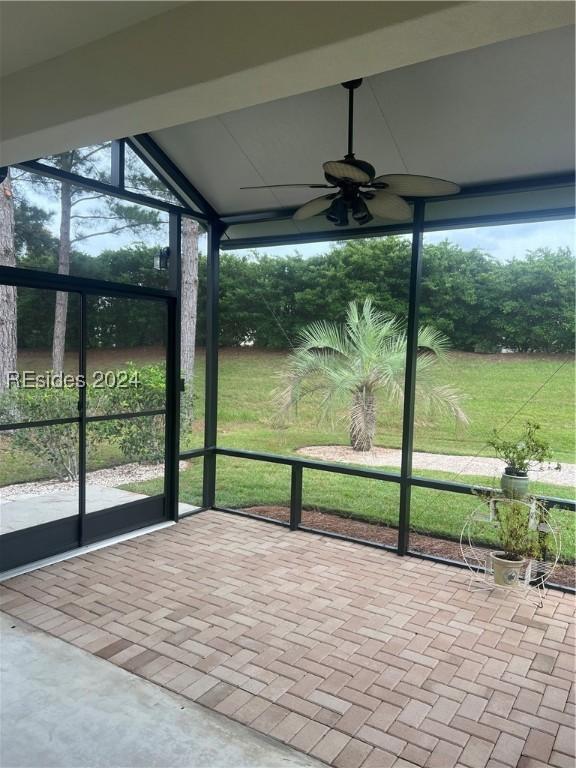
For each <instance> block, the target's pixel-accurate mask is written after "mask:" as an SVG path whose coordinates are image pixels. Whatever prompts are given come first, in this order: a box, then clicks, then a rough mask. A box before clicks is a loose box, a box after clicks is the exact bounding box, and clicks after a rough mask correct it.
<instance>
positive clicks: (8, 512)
mask: <svg viewBox="0 0 576 768" xmlns="http://www.w3.org/2000/svg"><path fill="white" fill-rule="evenodd" d="M71 486H72V487H71V488H68V489H63V490H59V491H57V492H55V493H44V494H40V495H38V496H35V495H29V496H22V497H20V498H17V499H13V500H12V501H2V491H1V489H0V535H1V534H3V533H12V531H20V530H22V529H23V528H32V527H33V526H35V525H41V524H42V523H50V522H52V521H53V520H61V519H62V518H65V517H73V516H74V515H77V514H78V486H77V484H75V483H71ZM146 498H147V496H146V495H145V494H142V493H133V492H132V491H124V490H122V489H121V488H110V487H109V486H105V485H87V486H86V513H87V514H90V513H91V512H99V511H101V510H103V509H109V508H111V507H116V506H120V505H121V504H127V503H129V502H131V501H137V500H138V499H146ZM178 508H179V510H180V514H181V515H184V514H186V512H190V511H192V510H194V509H195V507H193V506H192V505H191V504H184V503H180V504H179V505H178Z"/></svg>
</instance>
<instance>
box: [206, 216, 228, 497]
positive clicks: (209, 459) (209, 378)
mask: <svg viewBox="0 0 576 768" xmlns="http://www.w3.org/2000/svg"><path fill="white" fill-rule="evenodd" d="M223 232H224V227H223V225H222V224H221V223H220V222H219V221H213V222H211V223H210V225H209V226H208V244H207V254H206V257H207V276H206V390H205V406H204V407H205V411H204V449H205V450H206V453H205V455H204V476H203V479H202V480H203V482H202V506H203V507H213V506H214V505H215V504H216V453H215V448H216V441H217V437H218V339H219V335H220V331H219V303H220V302H219V290H220V288H219V277H220V241H221V238H222V233H223Z"/></svg>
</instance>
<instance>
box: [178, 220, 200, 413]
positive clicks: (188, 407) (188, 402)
mask: <svg viewBox="0 0 576 768" xmlns="http://www.w3.org/2000/svg"><path fill="white" fill-rule="evenodd" d="M181 272H182V283H181V307H182V311H181V337H180V338H181V348H180V367H181V372H182V377H183V379H184V382H185V390H184V397H183V398H182V415H183V418H184V419H185V420H186V421H191V420H192V395H193V386H194V362H195V352H196V314H197V308H198V224H197V222H195V221H193V219H188V218H185V217H184V218H183V219H182V261H181Z"/></svg>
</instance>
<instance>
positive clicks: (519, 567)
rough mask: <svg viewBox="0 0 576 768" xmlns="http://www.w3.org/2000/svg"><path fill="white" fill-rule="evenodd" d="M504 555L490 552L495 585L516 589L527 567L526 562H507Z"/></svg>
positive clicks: (523, 560)
mask: <svg viewBox="0 0 576 768" xmlns="http://www.w3.org/2000/svg"><path fill="white" fill-rule="evenodd" d="M504 554H505V553H504V552H490V559H491V561H492V569H493V571H494V583H495V584H498V586H500V587H515V586H517V584H518V583H519V581H520V576H521V574H522V571H523V570H524V568H525V567H526V560H525V559H522V560H507V559H505V557H504Z"/></svg>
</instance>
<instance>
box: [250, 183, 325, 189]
mask: <svg viewBox="0 0 576 768" xmlns="http://www.w3.org/2000/svg"><path fill="white" fill-rule="evenodd" d="M278 187H306V188H307V189H335V187H333V186H332V185H331V184H264V185H262V186H259V187H240V189H276V188H278Z"/></svg>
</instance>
